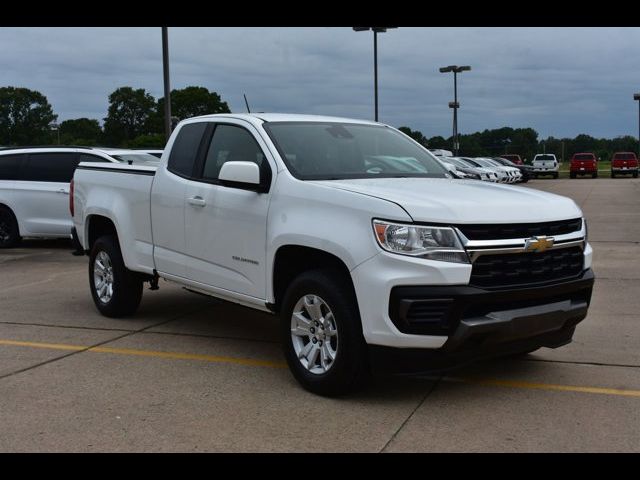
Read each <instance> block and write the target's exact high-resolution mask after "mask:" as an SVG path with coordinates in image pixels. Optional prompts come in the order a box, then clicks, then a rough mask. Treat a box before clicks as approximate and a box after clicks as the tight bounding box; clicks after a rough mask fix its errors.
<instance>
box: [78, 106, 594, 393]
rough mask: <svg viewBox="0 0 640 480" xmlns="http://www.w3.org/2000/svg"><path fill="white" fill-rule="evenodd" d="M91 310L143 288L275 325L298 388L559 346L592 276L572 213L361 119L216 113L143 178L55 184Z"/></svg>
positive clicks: (124, 172)
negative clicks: (218, 304) (454, 174)
mask: <svg viewBox="0 0 640 480" xmlns="http://www.w3.org/2000/svg"><path fill="white" fill-rule="evenodd" d="M72 195H73V197H72V201H71V205H72V215H73V220H74V228H75V229H76V232H74V234H77V237H78V239H79V241H80V243H81V244H82V246H83V248H84V249H85V251H86V253H88V254H89V280H90V290H91V294H92V296H93V299H94V301H95V304H96V306H97V308H98V310H99V311H100V312H102V313H103V314H104V315H107V316H113V317H119V316H125V315H131V314H133V313H134V312H135V311H136V309H137V307H138V304H139V302H140V298H141V295H142V287H143V283H144V282H150V284H151V289H156V288H157V286H158V278H164V279H166V280H170V281H173V282H177V283H178V284H180V285H183V286H184V287H185V288H187V289H188V290H192V291H195V292H199V293H205V294H209V295H212V296H215V297H219V298H222V299H225V300H228V301H231V302H235V303H238V304H242V305H245V306H249V307H252V308H255V309H259V310H263V311H265V312H271V313H274V314H278V315H280V317H281V319H282V341H283V346H284V352H285V356H286V359H287V362H288V364H289V367H290V369H291V371H292V373H293V375H294V376H295V378H296V379H297V380H298V381H299V382H300V383H301V384H302V385H303V386H304V387H305V388H307V389H308V390H310V391H313V392H316V393H319V394H323V395H337V394H342V393H345V392H348V391H350V390H352V389H354V388H355V387H357V386H358V385H361V384H362V382H363V380H365V379H366V378H367V377H368V374H369V372H370V371H386V372H433V371H440V370H443V369H447V368H451V367H453V366H458V365H460V364H463V363H466V362H469V361H472V360H475V359H478V358H485V357H488V356H496V355H512V354H520V353H524V352H529V351H532V350H535V349H537V348H540V347H542V346H545V347H553V348H555V347H558V346H561V345H564V344H566V343H569V342H570V341H571V339H572V337H573V333H574V329H575V326H576V324H577V323H578V322H580V321H581V320H582V319H584V318H585V316H586V315H587V308H588V305H589V302H590V299H591V291H592V287H593V282H594V276H593V273H592V270H591V268H590V267H591V259H592V250H591V247H590V246H589V244H588V243H587V227H586V223H585V221H584V218H583V215H582V212H581V211H580V209H579V208H578V206H577V205H576V204H575V203H574V202H573V201H572V200H570V199H568V198H565V197H561V196H558V195H553V194H549V193H544V192H540V191H537V190H531V189H526V188H522V187H513V186H507V185H494V184H489V183H485V182H478V181H474V180H460V179H453V178H451V176H450V175H449V174H448V172H447V171H446V170H445V169H444V167H443V166H442V165H441V164H440V163H439V162H438V161H437V160H436V158H435V157H434V156H433V155H432V154H430V153H429V151H428V150H426V149H425V148H424V147H422V146H421V145H420V144H418V143H416V142H414V141H413V140H412V139H410V138H409V137H407V136H405V135H404V134H402V133H401V132H399V131H398V130H396V129H394V128H392V127H389V126H386V125H383V124H379V123H374V122H367V121H362V120H349V119H343V118H333V117H319V116H307V115H285V114H220V115H209V116H203V117H197V118H192V119H189V120H185V121H183V122H181V123H180V124H179V125H178V126H177V127H176V130H175V131H174V132H173V134H172V136H171V138H170V139H169V142H168V144H167V147H166V149H165V151H164V153H163V155H162V158H161V161H160V164H159V166H158V167H153V166H139V167H137V166H135V165H114V164H109V165H107V164H105V165H96V164H80V165H79V166H78V168H77V170H76V173H75V176H74V180H73V188H72Z"/></svg>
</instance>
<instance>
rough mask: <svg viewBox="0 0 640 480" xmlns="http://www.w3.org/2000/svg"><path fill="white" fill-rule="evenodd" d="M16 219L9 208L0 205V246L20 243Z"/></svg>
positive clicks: (9, 246)
mask: <svg viewBox="0 0 640 480" xmlns="http://www.w3.org/2000/svg"><path fill="white" fill-rule="evenodd" d="M20 240H22V238H21V237H20V231H19V229H18V221H17V220H16V216H15V215H14V214H13V212H12V211H11V209H10V208H8V207H3V206H0V248H12V247H15V246H16V245H18V244H19V243H20Z"/></svg>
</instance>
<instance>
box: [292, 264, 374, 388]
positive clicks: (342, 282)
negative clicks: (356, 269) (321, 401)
mask: <svg viewBox="0 0 640 480" xmlns="http://www.w3.org/2000/svg"><path fill="white" fill-rule="evenodd" d="M305 295H317V296H319V297H321V299H322V300H324V302H325V303H326V304H327V306H328V307H329V308H330V309H331V312H332V313H333V318H334V319H335V325H336V328H337V331H338V336H337V347H336V356H335V360H333V362H332V365H331V367H330V368H329V369H328V371H327V372H325V373H317V374H316V373H311V372H310V371H309V370H307V368H305V367H304V366H303V365H302V363H301V362H300V360H299V359H298V356H297V355H296V352H295V348H294V345H293V341H292V338H291V318H292V314H293V310H294V307H295V306H296V303H297V302H298V300H300V299H302V298H303V297H304V296H305ZM280 316H281V324H282V336H283V348H284V355H285V358H286V360H287V363H288V365H289V369H290V370H291V373H292V374H293V376H294V377H295V379H296V380H297V381H298V382H299V383H300V385H302V387H303V388H305V389H306V390H308V391H310V392H313V393H315V394H318V395H324V396H329V397H333V396H339V395H344V394H347V393H349V392H353V391H355V390H357V389H359V388H361V387H362V386H364V385H365V384H366V383H367V380H368V379H369V378H370V369H369V363H368V352H367V345H366V343H365V340H364V337H363V335H362V324H361V322H360V313H359V311H358V305H357V301H356V296H355V292H354V291H353V286H352V284H351V279H349V278H345V274H343V273H342V272H340V271H339V270H335V269H319V270H312V271H308V272H304V273H302V274H300V275H299V276H298V277H296V278H295V279H294V280H293V281H292V282H291V284H290V285H289V287H288V288H287V291H286V293H285V295H284V300H283V302H282V308H281V311H280ZM325 341H326V340H325Z"/></svg>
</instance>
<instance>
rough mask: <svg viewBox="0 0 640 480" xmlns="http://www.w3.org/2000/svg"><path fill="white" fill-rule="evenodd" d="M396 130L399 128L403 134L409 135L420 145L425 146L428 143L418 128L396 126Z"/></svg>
mask: <svg viewBox="0 0 640 480" xmlns="http://www.w3.org/2000/svg"><path fill="white" fill-rule="evenodd" d="M398 130H400V131H401V132H402V133H404V134H405V135H408V136H409V137H411V138H413V139H414V140H415V141H416V142H418V143H419V144H420V145H422V146H424V147H426V146H427V143H428V140H427V137H425V136H424V135H423V134H422V132H421V131H420V130H411V129H410V128H409V127H400V128H398Z"/></svg>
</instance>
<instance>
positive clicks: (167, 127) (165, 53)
mask: <svg viewBox="0 0 640 480" xmlns="http://www.w3.org/2000/svg"><path fill="white" fill-rule="evenodd" d="M162 75H163V77H164V135H165V137H166V140H169V137H170V136H171V87H170V85H169V33H168V31H167V27H162Z"/></svg>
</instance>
